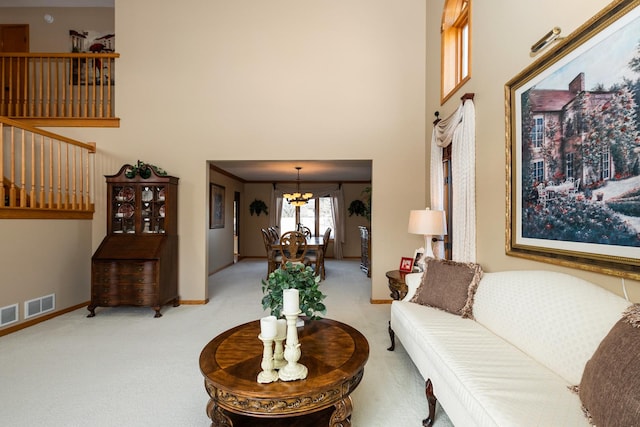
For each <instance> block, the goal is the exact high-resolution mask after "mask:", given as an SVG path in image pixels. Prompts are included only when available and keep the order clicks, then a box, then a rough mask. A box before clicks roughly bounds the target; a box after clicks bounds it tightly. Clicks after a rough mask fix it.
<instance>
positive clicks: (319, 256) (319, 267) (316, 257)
mask: <svg viewBox="0 0 640 427" xmlns="http://www.w3.org/2000/svg"><path fill="white" fill-rule="evenodd" d="M330 238H331V227H327V229H326V230H325V232H324V235H323V236H322V250H320V251H318V252H315V251H314V252H313V253H312V254H309V252H307V257H308V258H309V260H310V261H311V264H313V265H314V266H315V272H316V276H317V275H320V278H321V279H322V280H324V278H325V268H324V257H325V255H326V253H327V247H328V246H329V239H330Z"/></svg>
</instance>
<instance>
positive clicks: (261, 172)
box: [211, 160, 371, 182]
mask: <svg viewBox="0 0 640 427" xmlns="http://www.w3.org/2000/svg"><path fill="white" fill-rule="evenodd" d="M211 165H212V166H213V167H214V168H216V169H218V170H221V171H223V173H226V174H228V175H230V176H232V177H235V178H239V179H240V180H242V181H245V182H287V181H295V180H296V178H297V173H298V172H297V170H296V167H297V166H300V167H301V168H302V169H300V181H303V182H310V181H316V182H327V181H331V182H336V181H338V182H371V160H327V161H322V160H301V161H292V160H281V161H280V160H238V161H233V160H225V161H212V162H211Z"/></svg>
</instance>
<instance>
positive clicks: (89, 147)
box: [0, 116, 96, 153]
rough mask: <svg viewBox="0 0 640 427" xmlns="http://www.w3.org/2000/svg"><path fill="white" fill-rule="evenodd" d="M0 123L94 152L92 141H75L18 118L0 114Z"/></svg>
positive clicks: (94, 146) (94, 147)
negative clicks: (30, 124)
mask: <svg viewBox="0 0 640 427" xmlns="http://www.w3.org/2000/svg"><path fill="white" fill-rule="evenodd" d="M0 123H4V124H6V125H8V126H14V127H17V128H20V129H24V130H26V131H29V132H32V133H35V134H36V135H42V136H46V137H47V138H52V139H55V140H58V141H63V142H66V143H67V144H71V145H75V146H76V147H81V148H84V149H85V150H88V151H89V152H90V153H95V152H96V144H94V143H89V144H88V143H85V142H80V141H77V140H75V139H71V138H67V137H66V136H64V135H58V134H57V133H53V132H49V131H46V130H43V129H40V128H37V127H33V126H29V125H28V124H25V123H23V122H21V121H19V120H13V119H10V118H7V117H4V116H0Z"/></svg>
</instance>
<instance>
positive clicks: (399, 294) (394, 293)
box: [386, 270, 409, 301]
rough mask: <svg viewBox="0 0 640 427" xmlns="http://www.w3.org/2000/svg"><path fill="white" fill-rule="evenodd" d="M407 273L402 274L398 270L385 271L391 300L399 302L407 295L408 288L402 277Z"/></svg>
mask: <svg viewBox="0 0 640 427" xmlns="http://www.w3.org/2000/svg"><path fill="white" fill-rule="evenodd" d="M406 274H407V273H403V272H402V271H400V270H391V271H387V272H386V275H387V279H389V290H390V291H391V295H390V296H391V298H393V299H394V300H396V301H397V300H401V299H402V298H404V297H405V295H407V292H408V291H409V288H408V287H407V284H406V283H405V281H404V276H405V275H406Z"/></svg>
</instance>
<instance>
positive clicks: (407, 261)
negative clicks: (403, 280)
mask: <svg viewBox="0 0 640 427" xmlns="http://www.w3.org/2000/svg"><path fill="white" fill-rule="evenodd" d="M399 270H400V271H402V272H403V273H411V272H412V271H413V258H406V257H402V259H401V260H400V268H399Z"/></svg>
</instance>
